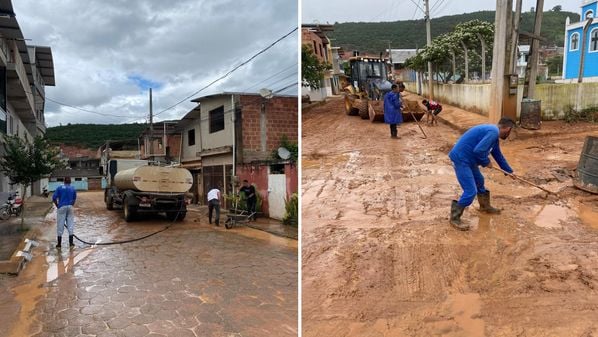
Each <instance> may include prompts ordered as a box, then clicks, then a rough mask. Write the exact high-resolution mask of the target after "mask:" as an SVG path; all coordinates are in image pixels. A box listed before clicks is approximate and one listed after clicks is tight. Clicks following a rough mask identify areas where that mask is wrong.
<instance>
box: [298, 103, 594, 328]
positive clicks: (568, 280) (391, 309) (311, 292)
mask: <svg viewBox="0 0 598 337" xmlns="http://www.w3.org/2000/svg"><path fill="white" fill-rule="evenodd" d="M543 128H554V129H555V131H559V130H560V128H562V131H563V132H560V131H559V132H553V133H550V134H549V135H547V136H543V137H536V138H528V139H515V140H509V141H506V142H503V143H501V149H502V150H503V153H504V154H505V157H506V158H507V160H508V161H509V163H510V164H511V166H513V168H514V170H515V172H516V173H517V174H518V175H520V176H522V177H524V178H525V179H527V180H530V181H532V182H534V183H536V184H539V185H541V186H543V187H545V188H547V189H549V190H551V191H555V192H556V191H558V192H559V195H560V198H556V197H554V196H547V195H546V193H545V192H542V191H540V190H537V189H534V188H533V187H530V186H526V185H522V184H521V183H520V182H517V181H514V180H512V179H510V178H508V177H505V176H504V175H503V174H502V173H499V172H496V171H491V170H487V169H484V170H483V174H484V176H485V177H486V185H487V187H488V189H489V190H490V191H492V201H493V204H494V206H495V207H499V208H502V209H503V213H502V214H501V215H498V216H497V215H492V216H488V215H485V214H481V213H479V212H478V211H477V210H476V208H477V202H476V203H474V205H472V207H469V208H468V209H467V210H466V211H465V214H464V215H463V218H462V219H463V220H464V221H467V222H469V223H470V225H471V227H472V229H471V230H470V231H469V232H460V231H457V230H454V229H453V228H451V227H450V226H449V223H448V214H449V208H450V201H451V200H452V199H456V198H457V197H458V195H459V194H460V189H459V186H458V184H457V181H456V179H455V176H454V171H453V169H452V167H451V164H450V161H449V159H448V157H447V153H448V151H449V150H450V149H451V147H452V145H453V144H454V142H455V141H456V139H457V138H458V136H459V134H458V132H456V131H454V130H453V129H451V128H449V127H448V126H446V125H442V124H441V125H440V126H437V127H425V130H426V133H427V134H428V138H427V139H423V138H422V137H421V134H420V133H419V130H418V128H417V126H416V125H415V124H414V123H407V124H403V125H401V126H400V127H399V136H400V139H398V140H393V139H391V138H390V137H389V129H388V125H386V124H378V123H376V124H373V123H370V122H369V121H364V120H361V119H359V117H352V116H347V115H345V114H344V111H343V105H342V100H339V99H333V100H331V101H329V102H328V103H327V104H325V105H322V106H319V107H316V108H313V109H311V110H309V111H307V112H304V113H303V126H302V130H303V138H302V151H303V152H302V153H303V157H302V160H303V161H302V192H303V194H302V205H303V206H302V226H303V228H302V230H303V232H302V238H303V239H302V240H303V241H302V257H303V258H302V296H303V298H302V307H303V308H302V310H303V316H302V319H303V335H304V336H306V337H312V336H441V335H442V336H592V335H594V336H595V335H597V334H598V323H597V321H596V317H598V220H597V219H598V206H597V204H598V203H597V201H598V198H597V196H593V195H591V194H589V193H587V192H584V191H580V190H578V189H576V188H574V187H572V182H571V179H570V177H569V175H570V174H571V173H572V172H573V170H574V169H575V167H576V165H577V161H578V159H579V155H580V152H581V149H582V145H583V141H584V138H585V135H588V134H593V135H596V134H597V133H598V127H596V126H593V125H587V124H577V125H573V126H566V125H563V124H562V123H545V124H544V125H543ZM522 138H523V137H522Z"/></svg>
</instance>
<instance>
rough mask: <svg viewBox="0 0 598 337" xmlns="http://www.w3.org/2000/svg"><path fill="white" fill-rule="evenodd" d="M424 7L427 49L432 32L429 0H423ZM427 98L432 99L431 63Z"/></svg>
mask: <svg viewBox="0 0 598 337" xmlns="http://www.w3.org/2000/svg"><path fill="white" fill-rule="evenodd" d="M424 5H425V6H426V7H425V8H426V13H425V19H426V44H427V46H428V47H430V46H431V45H432V32H431V31H430V0H424ZM428 97H429V98H430V100H433V99H434V87H433V86H432V62H430V61H428Z"/></svg>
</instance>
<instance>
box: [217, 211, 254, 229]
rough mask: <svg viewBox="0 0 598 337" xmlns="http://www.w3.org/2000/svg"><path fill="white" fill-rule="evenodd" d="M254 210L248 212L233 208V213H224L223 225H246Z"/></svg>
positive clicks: (227, 226) (230, 226)
mask: <svg viewBox="0 0 598 337" xmlns="http://www.w3.org/2000/svg"><path fill="white" fill-rule="evenodd" d="M255 215H256V212H248V211H243V210H233V213H229V214H227V215H226V221H225V222H224V227H226V229H231V228H233V227H234V226H240V225H247V224H248V223H249V221H250V220H251V219H252V218H254V217H255Z"/></svg>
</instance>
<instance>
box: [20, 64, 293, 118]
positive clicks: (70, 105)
mask: <svg viewBox="0 0 598 337" xmlns="http://www.w3.org/2000/svg"><path fill="white" fill-rule="evenodd" d="M296 66H297V63H295V64H293V65H291V66H289V67H286V68H284V69H283V70H281V71H278V72H277V73H275V74H273V75H271V76H269V77H268V78H266V79H264V80H262V81H261V82H259V83H257V85H259V84H260V83H263V82H264V81H267V80H268V79H272V78H274V77H276V76H277V75H280V74H282V73H284V72H286V71H289V70H290V69H293V68H294V67H296ZM296 74H297V72H296V71H295V72H293V73H292V74H290V75H288V76H285V77H283V78H282V79H281V80H284V79H287V78H289V77H291V76H296ZM281 80H280V81H281ZM280 81H275V82H272V83H270V84H269V85H270V86H271V85H274V84H276V83H279V82H280ZM254 86H255V85H254ZM252 87H253V86H252ZM250 88H251V87H250ZM247 90H248V89H246V90H244V91H247ZM27 93H28V94H32V95H33V93H31V92H27ZM45 99H46V100H47V101H50V102H53V103H55V104H58V105H60V106H64V107H67V108H71V109H75V110H79V111H83V112H87V113H91V114H96V115H100V116H105V117H117V118H136V116H126V115H122V114H110V113H105V112H98V111H95V110H90V109H86V108H82V107H80V106H76V105H73V104H68V103H64V102H61V101H58V100H56V99H53V98H50V97H48V96H46V97H45ZM125 105H126V104H125ZM123 106H124V105H122V106H120V107H117V108H114V109H119V108H121V107H123ZM154 116H155V115H154ZM144 118H145V119H146V120H147V119H148V117H147V116H145V117H144Z"/></svg>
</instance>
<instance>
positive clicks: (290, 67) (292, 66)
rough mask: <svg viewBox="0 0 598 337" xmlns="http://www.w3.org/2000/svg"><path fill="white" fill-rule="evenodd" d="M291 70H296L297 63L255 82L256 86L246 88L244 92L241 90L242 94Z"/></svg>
mask: <svg viewBox="0 0 598 337" xmlns="http://www.w3.org/2000/svg"><path fill="white" fill-rule="evenodd" d="M292 68H295V69H297V62H295V64H293V65H291V66H288V67H286V68H284V69H283V70H281V71H279V72H277V73H276V74H274V75H272V76H269V77H267V78H265V79H263V80H261V81H259V82H257V83H256V84H254V85H252V86H250V87H248V88H247V89H245V90H243V91H244V92H247V91H248V90H249V89H251V88H254V87H257V86H258V85H260V84H262V83H264V82H266V81H267V80H269V79H271V78H274V77H276V76H278V75H279V74H282V73H284V72H287V71H288V70H290V69H292Z"/></svg>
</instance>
